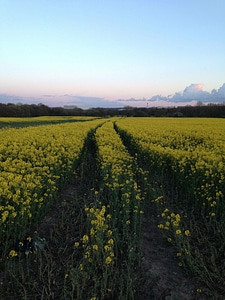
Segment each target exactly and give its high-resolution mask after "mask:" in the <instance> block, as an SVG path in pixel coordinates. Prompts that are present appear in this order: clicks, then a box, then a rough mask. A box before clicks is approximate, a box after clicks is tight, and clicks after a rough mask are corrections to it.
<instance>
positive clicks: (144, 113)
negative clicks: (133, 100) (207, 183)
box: [0, 103, 225, 118]
mask: <svg viewBox="0 0 225 300" xmlns="http://www.w3.org/2000/svg"><path fill="white" fill-rule="evenodd" d="M39 116H98V117H107V116H128V117H129V116H133V117H209V118H225V104H224V103H223V104H208V105H203V103H198V104H197V105H196V106H180V107H131V106H125V107H123V108H102V107H96V108H89V109H81V108H79V107H74V108H72V109H67V108H63V107H49V106H47V105H44V104H41V103H40V104H38V105H36V104H20V105H18V104H13V103H8V104H3V103H0V117H39Z"/></svg>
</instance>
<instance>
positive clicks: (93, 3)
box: [0, 0, 225, 106]
mask: <svg viewBox="0 0 225 300" xmlns="http://www.w3.org/2000/svg"><path fill="white" fill-rule="evenodd" d="M0 7H1V9H0V94H1V95H3V96H5V98H6V99H8V98H7V97H9V99H13V98H16V99H17V98H18V99H20V100H21V101H20V102H23V100H24V101H25V102H26V101H30V102H35V101H36V102H39V103H40V102H42V103H46V104H47V105H54V104H57V105H58V104H60V105H63V104H76V103H78V102H79V103H80V106H82V105H83V106H85V103H88V104H87V105H89V106H98V105H101V104H103V103H106V102H105V101H107V100H109V101H113V100H116V99H129V98H135V99H136V98H137V99H141V98H143V97H145V98H147V99H148V98H151V97H152V96H154V95H157V94H161V95H165V96H167V95H169V94H174V93H176V92H180V91H183V90H184V89H185V87H187V86H189V85H191V84H203V89H204V90H205V91H208V92H211V90H212V89H213V88H216V89H218V88H220V87H221V86H222V85H223V83H224V82H225V56H224V53H225V38H224V29H225V17H224V12H225V1H224V0H214V1H211V0H204V1H203V0H198V1H196V0H195V1H194V0H189V1H180V0H170V1H169V0H157V1H156V0H146V1H145V0H139V1H136V0H135V1H133V0H129V1H128V0H113V1H111V0H107V1H100V0H98V1H97V0H88V1H87V0H78V1H75V0H70V1H69V0H64V1H59V0H32V1H30V0H0ZM3 96H2V97H3ZM10 97H11V98H10ZM0 99H1V98H0ZM85 101H86V102H85ZM110 104H112V102H110ZM109 106H110V105H109Z"/></svg>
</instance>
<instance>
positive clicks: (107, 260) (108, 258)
mask: <svg viewBox="0 0 225 300" xmlns="http://www.w3.org/2000/svg"><path fill="white" fill-rule="evenodd" d="M111 262H112V258H111V257H110V256H107V257H106V259H105V263H106V264H107V265H109V264H111Z"/></svg>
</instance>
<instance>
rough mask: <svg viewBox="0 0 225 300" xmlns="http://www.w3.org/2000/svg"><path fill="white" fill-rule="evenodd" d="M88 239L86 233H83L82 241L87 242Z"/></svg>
mask: <svg viewBox="0 0 225 300" xmlns="http://www.w3.org/2000/svg"><path fill="white" fill-rule="evenodd" d="M88 240H89V237H88V235H86V234H85V235H84V236H83V242H84V243H87V242H88Z"/></svg>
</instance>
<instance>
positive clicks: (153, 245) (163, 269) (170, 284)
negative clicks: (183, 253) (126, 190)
mask: <svg viewBox="0 0 225 300" xmlns="http://www.w3.org/2000/svg"><path fill="white" fill-rule="evenodd" d="M157 224H158V223H157V220H156V218H155V216H149V217H145V218H144V220H143V232H142V239H143V256H144V261H143V273H144V274H142V276H143V282H142V286H141V288H140V299H141V300H151V299H157V300H160V299H162V300H164V299H165V300H203V299H204V300H205V299H214V298H213V296H212V295H210V294H211V293H210V291H209V290H207V289H206V288H203V287H202V285H201V284H200V283H198V282H196V279H193V278H190V277H189V276H188V275H187V274H186V273H185V271H184V269H183V268H181V267H179V266H178V261H177V259H176V249H175V248H174V247H173V246H172V245H170V244H169V243H168V242H167V240H166V238H165V237H163V235H162V233H161V232H160V231H159V229H158V228H157ZM198 289H200V290H201V293H199V292H198V291H197V290H198Z"/></svg>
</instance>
